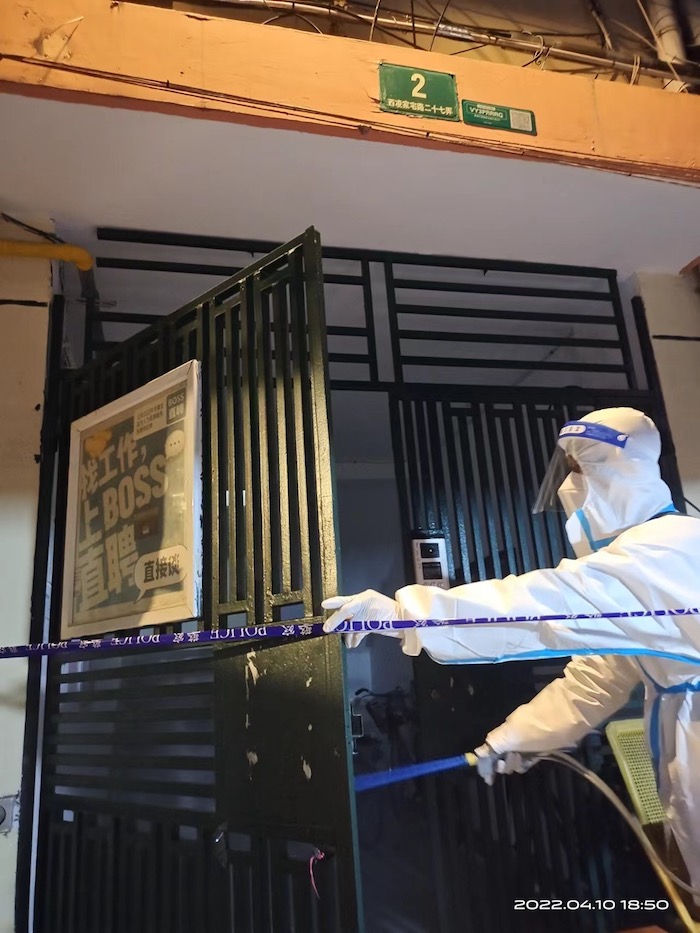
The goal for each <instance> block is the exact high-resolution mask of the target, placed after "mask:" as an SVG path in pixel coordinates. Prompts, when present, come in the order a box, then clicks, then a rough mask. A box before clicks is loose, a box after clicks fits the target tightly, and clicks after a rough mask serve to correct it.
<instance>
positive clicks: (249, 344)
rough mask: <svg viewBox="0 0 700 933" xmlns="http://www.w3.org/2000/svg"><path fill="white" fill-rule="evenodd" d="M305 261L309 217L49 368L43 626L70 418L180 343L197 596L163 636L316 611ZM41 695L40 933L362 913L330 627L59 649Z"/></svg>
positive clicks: (165, 366)
mask: <svg viewBox="0 0 700 933" xmlns="http://www.w3.org/2000/svg"><path fill="white" fill-rule="evenodd" d="M320 258H321V253H320V242H319V238H318V235H317V234H316V232H315V231H314V230H313V229H310V230H308V231H307V232H306V233H305V234H304V235H303V236H301V237H299V238H298V239H296V240H293V241H292V242H290V243H288V244H286V245H285V246H284V247H281V248H279V249H277V250H276V251H274V252H273V253H272V254H270V255H269V256H267V257H265V258H264V259H263V260H260V261H259V262H256V263H255V264H254V265H252V266H250V267H248V268H247V269H245V270H243V271H242V272H240V273H239V274H237V275H236V276H234V277H233V278H232V279H229V280H227V281H226V282H224V283H223V284H222V285H221V286H220V287H217V288H215V289H213V290H211V291H210V292H208V293H207V294H205V295H203V296H202V297H201V298H200V299H198V300H197V301H195V302H192V303H190V304H189V305H187V306H185V307H183V308H181V309H180V310H179V311H177V312H176V313H175V314H173V315H171V316H169V317H167V318H164V319H163V320H162V321H160V322H159V323H157V324H156V325H154V326H152V327H150V328H149V329H147V330H144V331H141V332H140V333H139V334H137V335H136V336H135V337H133V338H132V339H131V340H129V341H127V342H125V343H123V344H120V345H119V346H118V347H117V348H115V349H113V350H112V351H111V352H108V353H106V354H104V355H103V356H101V357H100V358H99V359H98V360H96V361H94V362H92V363H89V364H88V365H87V366H86V367H84V368H83V369H81V370H78V371H74V372H72V373H65V374H63V376H62V378H61V379H60V380H58V381H57V384H56V385H55V386H54V391H56V392H58V393H59V395H58V396H57V397H55V398H54V399H53V406H54V414H55V417H56V422H55V425H49V426H48V431H52V429H55V434H54V435H53V437H48V436H47V437H46V438H45V444H44V451H43V456H44V457H45V458H46V460H47V461H48V458H50V457H51V454H52V450H55V456H56V465H57V483H56V489H57V494H56V501H55V532H54V538H53V540H54V542H55V545H54V550H53V560H52V567H51V574H50V578H51V580H52V582H53V589H52V600H51V617H50V631H49V634H50V636H51V637H52V638H56V637H57V635H58V631H59V621H60V620H59V611H60V601H61V593H60V590H61V586H60V580H61V570H62V565H63V546H62V541H63V537H64V532H65V515H66V487H67V470H68V431H69V426H70V423H71V422H72V421H73V420H74V419H76V418H78V417H81V416H82V415H84V414H86V413H88V412H90V411H93V410H95V409H96V408H98V407H101V406H102V405H104V404H106V403H108V402H110V401H112V400H113V399H115V398H118V397H120V396H122V395H124V394H126V393H127V392H129V391H130V390H132V389H135V388H137V387H139V386H141V385H144V384H145V383H146V382H148V381H149V380H151V379H153V378H155V377H157V376H159V375H162V374H163V373H166V372H168V371H169V370H171V369H172V368H174V367H175V366H177V365H179V364H180V363H183V362H185V361H187V360H193V359H196V360H200V361H201V363H202V383H203V386H204V389H203V438H204V442H203V459H204V463H203V472H204V477H205V482H204V484H203V486H204V510H203V514H204V527H203V539H204V549H203V552H204V578H203V579H204V592H203V603H204V610H203V618H202V619H201V620H195V621H194V622H191V623H182V624H179V626H178V627H177V629H176V630H178V631H180V632H182V634H183V641H185V642H189V641H193V642H194V641H196V636H195V635H191V633H192V632H193V631H194V630H195V629H197V628H201V627H204V628H206V629H210V630H216V629H218V628H219V627H229V626H233V625H247V626H258V625H261V624H264V623H266V622H270V621H272V620H273V619H274V620H276V621H289V620H308V621H311V620H312V619H316V620H318V619H319V618H320V616H321V607H320V603H321V600H322V599H323V598H324V595H327V594H330V593H335V592H336V591H337V570H336V549H335V528H334V519H333V477H332V461H331V453H330V435H329V419H328V411H327V407H326V405H327V402H326V400H327V359H326V349H325V345H326V338H325V320H324V310H323V292H322V277H321V269H320ZM45 466H46V469H45V473H46V477H45V485H44V488H43V490H42V495H43V501H42V505H41V508H42V509H44V510H50V509H51V496H52V487H53V482H52V477H51V476H50V473H51V471H50V469H49V468H48V463H47V464H45ZM44 530H45V533H46V534H47V535H48V534H49V533H50V529H49V528H46V529H44ZM38 573H41V568H38ZM38 624H39V620H38V619H37V625H38ZM171 630H172V629H171ZM35 634H37V633H35ZM190 635H191V638H190ZM37 640H39V639H38V638H37ZM254 659H255V661H254ZM256 664H257V666H255V665H256ZM251 672H254V673H255V677H254V678H252V679H251ZM258 679H259V682H258ZM37 700H38V697H37ZM45 709H46V722H45V729H44V732H43V736H42V738H41V752H42V754H43V771H42V778H41V794H40V805H39V818H38V844H37V850H38V862H37V873H36V887H35V898H34V914H35V924H34V928H35V929H36V930H37V931H40V933H140V931H143V933H154V931H161V930H162V931H168V933H170V931H173V933H174V931H177V933H217V931H220V933H232V931H234V930H235V931H236V933H239V931H251V933H252V931H254V933H265V931H270V933H272V931H274V933H285V931H288V933H293V931H294V933H300V931H304V933H306V931H309V933H312V931H313V933H316V931H318V933H323V931H327V933H339V931H343V933H345V931H347V933H355V931H358V930H360V929H361V927H362V922H361V919H360V914H359V909H358V899H357V894H356V884H355V858H356V849H357V847H356V845H354V842H353V838H354V829H353V822H354V802H353V799H352V796H351V792H350V774H349V765H348V761H349V756H348V749H347V745H348V737H347V736H348V730H347V722H346V720H347V713H346V705H345V702H344V686H343V656H342V648H341V645H340V642H339V640H335V639H325V640H302V641H301V642H299V641H296V642H293V643H283V644H269V643H268V644H264V645H262V644H260V643H259V642H256V641H255V640H254V639H253V640H252V641H251V642H250V643H248V644H246V645H244V646H242V647H239V648H216V649H212V648H208V647H207V648H197V647H196V646H189V645H188V647H183V648H180V649H178V650H170V651H168V650H162V649H160V650H158V649H154V650H150V649H146V650H144V651H139V652H138V653H122V654H120V653H117V652H114V653H112V652H110V653H109V654H108V655H107V656H105V657H102V658H99V659H97V660H90V661H86V660H83V659H81V658H79V657H76V655H75V654H74V653H73V654H65V655H62V656H61V658H60V659H57V658H52V659H51V660H50V661H49V663H48V672H47V679H46V706H45ZM29 799H31V796H29ZM28 831H29V833H30V834H31V829H29V830H28ZM25 843H26V838H25ZM319 854H322V855H323V859H322V860H320V861H319V860H316V867H315V868H314V870H313V879H314V880H315V884H316V886H317V888H318V895H319V896H317V895H316V893H315V891H314V888H313V884H312V878H311V877H310V870H309V865H310V860H311V858H312V856H317V855H319ZM20 896H21V894H20ZM20 913H21V912H20ZM25 920H26V918H25Z"/></svg>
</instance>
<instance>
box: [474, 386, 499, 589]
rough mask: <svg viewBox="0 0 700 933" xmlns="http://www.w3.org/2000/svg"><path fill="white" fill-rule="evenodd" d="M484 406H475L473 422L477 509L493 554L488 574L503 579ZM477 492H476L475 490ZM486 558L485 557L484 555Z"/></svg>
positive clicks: (485, 538) (485, 537)
mask: <svg viewBox="0 0 700 933" xmlns="http://www.w3.org/2000/svg"><path fill="white" fill-rule="evenodd" d="M484 408H485V407H484V405H482V404H478V405H475V406H474V418H473V420H472V424H473V430H474V456H475V457H476V462H477V467H478V470H479V480H480V483H481V493H482V495H481V498H479V499H477V508H478V512H479V517H480V519H481V522H482V528H483V531H484V540H485V541H487V542H488V547H489V550H490V553H491V557H490V561H489V563H488V564H486V566H487V567H488V566H490V567H491V568H492V569H491V570H489V571H488V572H487V576H488V577H501V576H502V575H503V570H502V567H501V555H500V552H499V547H498V536H497V533H496V528H495V524H494V517H495V512H496V511H497V510H496V501H497V500H496V491H495V489H493V486H492V483H491V477H490V476H489V468H488V462H487V451H488V447H487V446H486V445H487V443H488V433H487V428H486V425H485V410H484ZM475 492H476V490H475ZM484 557H485V555H484Z"/></svg>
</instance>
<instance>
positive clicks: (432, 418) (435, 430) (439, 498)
mask: <svg viewBox="0 0 700 933" xmlns="http://www.w3.org/2000/svg"><path fill="white" fill-rule="evenodd" d="M440 411H441V409H439V408H438V404H437V402H435V401H429V402H427V403H426V406H425V414H426V418H427V423H428V444H429V447H430V452H431V455H432V464H433V484H434V488H435V508H436V512H437V515H438V527H439V528H441V529H442V531H443V533H444V535H445V546H446V550H447V565H448V575H449V578H450V580H451V581H454V578H455V565H454V559H453V556H452V528H451V523H450V516H449V509H448V507H447V485H448V477H447V476H446V475H445V467H444V463H443V457H442V437H441V435H440V424H439V412H440Z"/></svg>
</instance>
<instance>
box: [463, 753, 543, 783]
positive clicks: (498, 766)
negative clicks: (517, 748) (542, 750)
mask: <svg viewBox="0 0 700 933" xmlns="http://www.w3.org/2000/svg"><path fill="white" fill-rule="evenodd" d="M474 754H475V755H476V757H477V759H478V761H477V763H476V770H477V774H478V775H479V777H481V778H483V779H484V780H485V781H486V783H487V784H488V785H489V787H490V786H491V785H492V784H493V782H494V780H495V778H496V775H497V774H525V772H526V771H528V770H529V769H530V768H531V767H532V766H533V765H534V764H536V763H537V758H535V757H532V756H530V755H527V756H523V755H521V754H520V752H502V753H500V754H499V753H498V752H494V750H493V749H492V748H491V746H490V745H489V744H484V745H480V746H479V747H478V748H475V749H474Z"/></svg>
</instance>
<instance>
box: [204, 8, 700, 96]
mask: <svg viewBox="0 0 700 933" xmlns="http://www.w3.org/2000/svg"><path fill="white" fill-rule="evenodd" d="M217 5H221V6H222V7H227V8H229V9H234V8H239V9H251V10H255V9H257V10H267V11H278V12H281V13H290V14H293V13H299V14H303V15H306V16H323V17H326V18H330V19H342V20H354V21H355V22H364V23H367V24H368V25H370V26H371V25H372V24H374V26H375V27H381V28H383V29H385V30H393V31H395V32H402V33H410V34H413V33H414V32H415V33H416V34H419V35H429V36H430V37H431V38H432V37H433V36H437V37H440V38H443V39H452V40H455V41H457V42H469V43H475V44H477V45H493V46H496V47H498V48H502V49H509V50H511V51H515V52H523V53H524V54H528V55H540V56H545V55H546V56H547V57H550V58H554V59H559V60H561V61H568V62H573V63H574V64H578V65H589V66H591V67H594V68H596V67H597V68H601V69H603V68H609V69H612V70H614V71H619V72H623V73H625V74H644V75H647V76H648V77H652V78H660V79H661V80H663V81H669V80H671V79H672V78H673V77H674V75H673V73H672V72H671V71H669V70H668V69H665V68H659V67H657V66H656V65H654V64H651V63H650V62H649V60H648V59H646V60H645V59H642V60H641V62H640V59H639V56H632V57H626V56H624V55H614V54H607V53H605V52H599V53H597V54H592V53H590V52H588V51H583V50H577V49H570V48H562V47H561V46H558V45H556V44H549V45H547V44H545V43H544V42H542V41H539V40H538V39H524V38H523V39H521V38H517V37H515V36H513V35H500V34H495V33H490V32H484V31H481V30H479V29H472V28H471V27H469V26H462V25H459V26H457V25H451V24H449V23H436V22H434V21H431V20H426V19H421V18H419V17H412V16H410V15H408V14H405V13H384V14H379V15H373V14H372V13H371V12H367V10H366V8H363V7H355V6H352V7H351V6H350V5H345V6H340V5H337V6H334V5H330V6H329V5H326V4H322V3H315V2H313V0H306V2H302V3H297V2H295V0H221V3H220V4H217ZM675 70H676V72H677V73H678V74H683V79H684V82H685V83H687V84H689V85H693V86H695V87H697V86H700V74H697V73H696V71H695V70H690V69H687V67H686V66H684V65H679V66H677V67H676V68H675Z"/></svg>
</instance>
